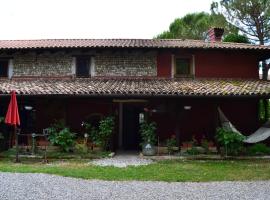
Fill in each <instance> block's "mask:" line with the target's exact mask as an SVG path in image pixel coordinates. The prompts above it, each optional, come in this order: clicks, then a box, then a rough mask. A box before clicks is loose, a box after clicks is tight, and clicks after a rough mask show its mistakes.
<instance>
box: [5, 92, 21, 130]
mask: <svg viewBox="0 0 270 200" xmlns="http://www.w3.org/2000/svg"><path fill="white" fill-rule="evenodd" d="M5 123H6V124H9V125H12V126H17V125H20V116H19V111H18V104H17V99H16V92H15V91H12V92H11V99H10V102H9V106H8V111H7V114H6V118H5Z"/></svg>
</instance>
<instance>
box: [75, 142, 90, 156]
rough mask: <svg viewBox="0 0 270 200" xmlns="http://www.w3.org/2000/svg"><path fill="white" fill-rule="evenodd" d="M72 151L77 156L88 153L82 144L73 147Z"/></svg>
mask: <svg viewBox="0 0 270 200" xmlns="http://www.w3.org/2000/svg"><path fill="white" fill-rule="evenodd" d="M74 150H75V152H76V153H79V154H87V153H88V147H87V145H86V144H84V143H82V144H80V143H76V144H75V146H74Z"/></svg>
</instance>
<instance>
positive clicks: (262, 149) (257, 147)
mask: <svg viewBox="0 0 270 200" xmlns="http://www.w3.org/2000/svg"><path fill="white" fill-rule="evenodd" d="M248 153H249V154H250V155H267V154H270V147H268V146H266V145H265V144H261V143H258V144H254V145H252V146H251V147H249V148H248Z"/></svg>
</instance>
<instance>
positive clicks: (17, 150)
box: [14, 125, 20, 163]
mask: <svg viewBox="0 0 270 200" xmlns="http://www.w3.org/2000/svg"><path fill="white" fill-rule="evenodd" d="M16 132H17V131H16V125H15V126H14V134H15V144H16V160H15V162H16V163H18V162H20V160H19V145H18V134H17V133H16Z"/></svg>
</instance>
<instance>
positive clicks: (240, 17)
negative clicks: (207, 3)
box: [211, 0, 270, 44]
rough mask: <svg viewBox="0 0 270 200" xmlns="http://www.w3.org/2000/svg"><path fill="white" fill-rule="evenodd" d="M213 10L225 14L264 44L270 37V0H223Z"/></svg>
mask: <svg viewBox="0 0 270 200" xmlns="http://www.w3.org/2000/svg"><path fill="white" fill-rule="evenodd" d="M211 10H212V11H213V12H214V13H216V14H218V13H219V14H223V15H224V16H225V17H226V19H227V20H228V21H229V23H231V24H233V25H234V26H236V27H237V28H239V30H240V31H241V32H243V33H244V34H246V35H248V36H249V37H250V39H252V40H253V41H259V42H260V44H264V43H265V42H267V41H269V39H270V0H221V1H220V3H218V2H214V3H213V4H212V5H211Z"/></svg>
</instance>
